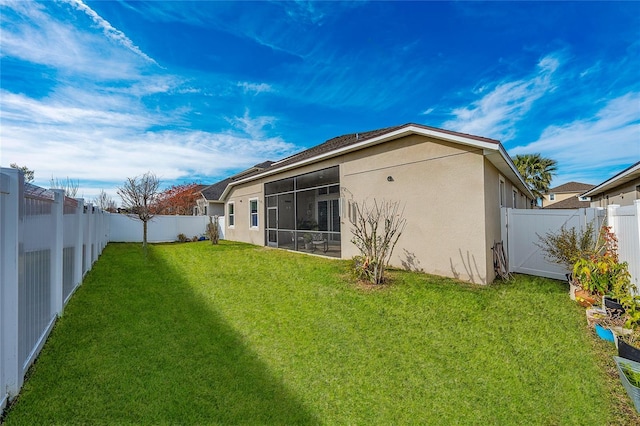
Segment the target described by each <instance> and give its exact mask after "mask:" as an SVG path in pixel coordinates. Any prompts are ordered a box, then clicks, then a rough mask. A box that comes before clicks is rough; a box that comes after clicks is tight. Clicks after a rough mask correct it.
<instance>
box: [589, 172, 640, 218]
mask: <svg viewBox="0 0 640 426" xmlns="http://www.w3.org/2000/svg"><path fill="white" fill-rule="evenodd" d="M582 196H583V197H591V207H604V208H606V207H607V206H608V205H610V204H618V205H620V206H630V205H633V202H634V200H640V161H638V162H637V163H635V164H633V165H631V166H630V167H628V168H626V169H624V170H623V171H621V172H620V173H618V174H617V175H615V176H613V177H611V178H609V179H607V180H605V181H604V182H602V183H601V184H600V185H598V186H596V187H595V188H593V189H591V190H589V191H587V192H585V193H584V194H582Z"/></svg>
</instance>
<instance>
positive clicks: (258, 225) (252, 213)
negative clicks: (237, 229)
mask: <svg viewBox="0 0 640 426" xmlns="http://www.w3.org/2000/svg"><path fill="white" fill-rule="evenodd" d="M254 201H255V203H256V211H255V212H253V211H252V210H251V204H252V203H253V202H254ZM259 204H260V203H259V202H258V199H257V198H249V228H251V229H258V228H259V227H260V217H259V215H258V210H259ZM254 217H255V218H256V224H255V225H254V224H253V218H254Z"/></svg>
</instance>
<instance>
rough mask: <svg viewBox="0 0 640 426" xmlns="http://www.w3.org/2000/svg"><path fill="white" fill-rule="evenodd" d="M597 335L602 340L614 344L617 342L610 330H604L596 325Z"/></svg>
mask: <svg viewBox="0 0 640 426" xmlns="http://www.w3.org/2000/svg"><path fill="white" fill-rule="evenodd" d="M596 334H597V335H598V337H599V338H601V339H602V340H606V341H608V342H613V343H615V341H616V339H615V338H614V337H613V331H611V330H609V329H608V328H604V327H603V326H601V325H600V324H596Z"/></svg>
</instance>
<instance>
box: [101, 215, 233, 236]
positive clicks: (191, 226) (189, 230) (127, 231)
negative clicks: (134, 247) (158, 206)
mask: <svg viewBox="0 0 640 426" xmlns="http://www.w3.org/2000/svg"><path fill="white" fill-rule="evenodd" d="M108 217H109V221H110V223H111V226H110V228H111V234H110V236H109V241H112V242H142V222H141V221H140V220H139V219H137V217H136V216H133V215H131V216H130V215H126V214H116V213H111V214H109V215H108ZM208 224H209V216H154V217H153V218H152V219H151V220H150V221H149V223H148V228H147V241H148V242H150V243H165V242H171V241H176V240H177V239H178V234H184V235H185V236H186V237H187V238H189V239H191V238H193V237H201V236H204V235H205V232H206V230H207V225H208ZM218 232H220V239H224V217H219V218H218Z"/></svg>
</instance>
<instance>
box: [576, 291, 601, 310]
mask: <svg viewBox="0 0 640 426" xmlns="http://www.w3.org/2000/svg"><path fill="white" fill-rule="evenodd" d="M575 295H576V302H578V304H579V305H580V306H584V307H585V308H589V307H591V306H593V305H594V304H595V303H596V299H595V297H593V296H592V295H591V293H589V292H588V291H586V290H576V292H575Z"/></svg>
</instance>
